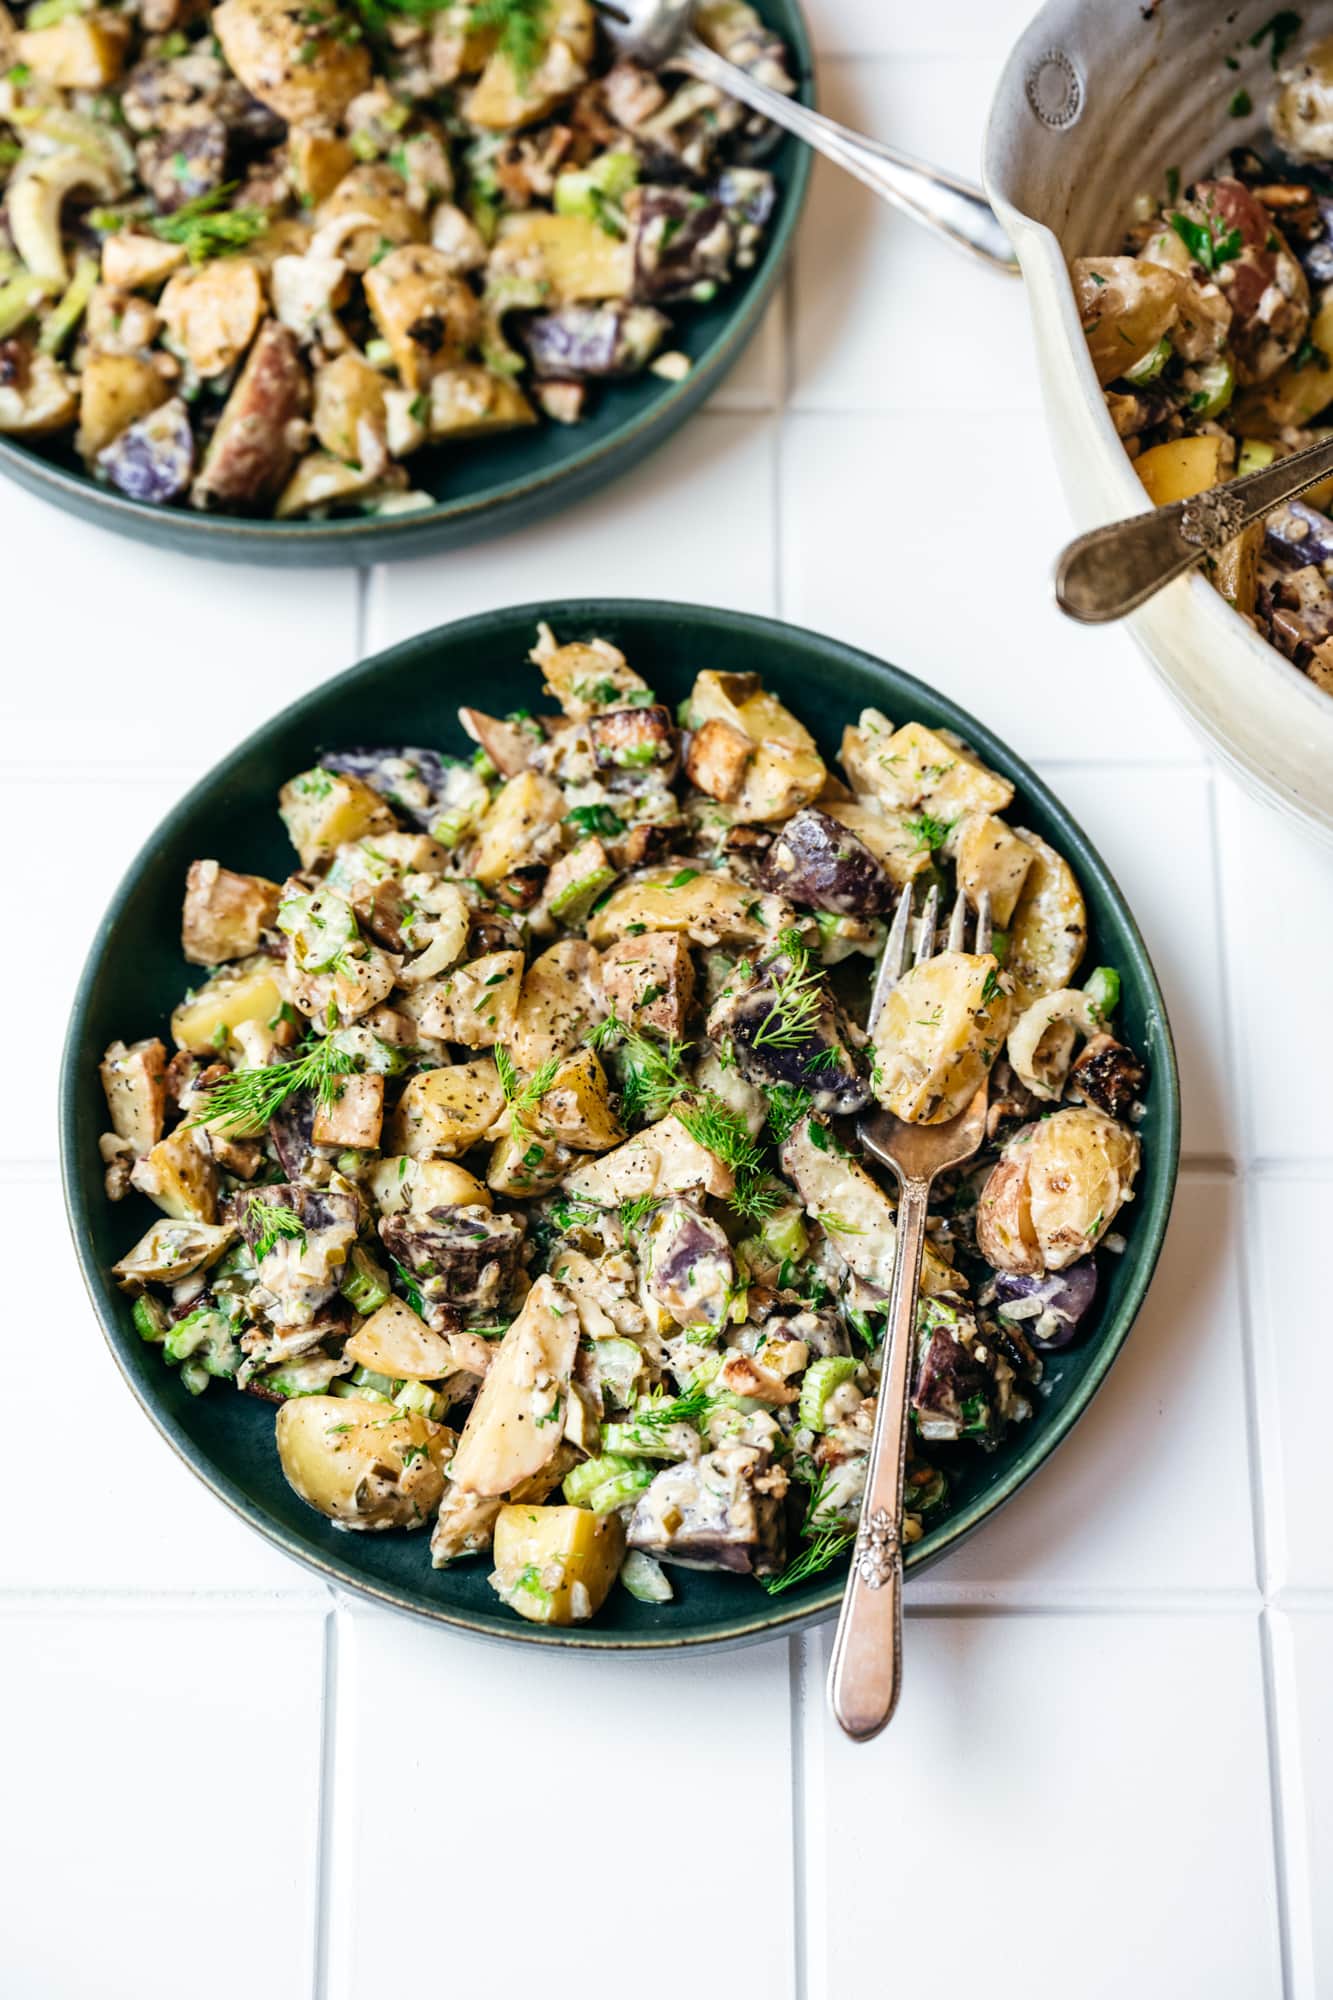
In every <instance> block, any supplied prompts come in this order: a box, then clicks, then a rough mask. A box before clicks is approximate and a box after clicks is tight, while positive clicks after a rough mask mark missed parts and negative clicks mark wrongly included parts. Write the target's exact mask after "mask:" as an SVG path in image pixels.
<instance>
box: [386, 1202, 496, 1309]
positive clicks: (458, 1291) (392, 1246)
mask: <svg viewBox="0 0 1333 2000" xmlns="http://www.w3.org/2000/svg"><path fill="white" fill-rule="evenodd" d="M526 1226H527V1225H526V1222H525V1221H524V1219H523V1218H522V1217H521V1216H513V1215H493V1214H492V1213H491V1211H490V1209H488V1208H482V1207H480V1206H479V1205H478V1206H475V1207H467V1208H455V1207H441V1208H432V1209H431V1210H430V1211H429V1213H427V1214H425V1215H418V1214H415V1213H412V1212H409V1213H407V1214H405V1215H386V1216H383V1217H381V1220H380V1225H379V1233H380V1240H381V1241H382V1242H383V1244H384V1247H385V1249H386V1250H387V1251H388V1253H389V1255H390V1256H391V1257H392V1258H393V1260H394V1262H395V1263H397V1264H401V1265H402V1267H403V1269H404V1270H405V1271H410V1272H411V1274H412V1277H413V1278H414V1280H415V1281H416V1284H417V1286H418V1288H419V1290H420V1292H421V1296H422V1298H423V1299H425V1300H427V1301H428V1302H429V1303H430V1304H432V1305H434V1304H447V1305H451V1306H460V1307H476V1308H481V1309H483V1310H487V1311H489V1310H491V1309H492V1308H494V1307H495V1306H498V1305H499V1304H500V1303H501V1301H502V1300H503V1299H504V1298H505V1297H506V1296H507V1294H508V1291H509V1287H510V1285H511V1283H512V1282H513V1277H514V1272H515V1270H516V1268H517V1265H518V1253H519V1251H520V1249H521V1248H522V1244H523V1232H524V1229H525V1228H526Z"/></svg>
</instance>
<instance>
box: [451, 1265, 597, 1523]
mask: <svg viewBox="0 0 1333 2000" xmlns="http://www.w3.org/2000/svg"><path fill="white" fill-rule="evenodd" d="M578 1344H579V1314H578V1303H577V1301H576V1299H575V1298H574V1295H573V1293H572V1292H570V1291H569V1290H568V1289H567V1288H566V1287H565V1286H564V1285H560V1284H557V1283H556V1281H555V1279H554V1278H551V1277H548V1276H547V1275H546V1274H545V1273H543V1274H542V1276H541V1277H539V1278H538V1279H537V1281H536V1283H535V1284H534V1285H533V1287H532V1290H531V1291H530V1292H529V1293H528V1296H527V1298H526V1299H525V1300H524V1301H523V1307H522V1310H521V1311H520V1313H519V1315H518V1318H517V1319H516V1320H514V1322H513V1323H512V1325H511V1326H510V1328H509V1330H508V1332H507V1333H506V1334H505V1336H504V1339H503V1340H502V1341H501V1342H500V1344H499V1346H498V1348H497V1349H496V1351H495V1358H494V1360H493V1361H492V1362H491V1365H490V1368H489V1370H488V1371H487V1375H486V1379H485V1381H484V1382H483V1383H482V1385H481V1388H480V1390H479V1392H478V1395H477V1400H476V1402H475V1403H474V1404H473V1405H472V1409H471V1411H470V1412H469V1415H468V1420H467V1423H466V1424H465V1425H464V1428H463V1435H462V1437H461V1438H460V1439H459V1443H458V1452H457V1455H456V1457H455V1460H454V1464H453V1468H452V1473H451V1476H452V1478H453V1479H454V1480H455V1482H456V1483H457V1484H458V1485H459V1486H466V1487H467V1488H468V1490H469V1492H472V1493H482V1494H492V1495H494V1494H497V1493H509V1492H512V1490H513V1488H514V1487H515V1486H517V1485H518V1484H519V1482H520V1481H521V1480H524V1479H531V1478H532V1477H533V1475H534V1474H535V1473H538V1472H540V1471H541V1469H542V1467H543V1466H544V1465H545V1464H546V1463H547V1462H548V1460H549V1459H550V1458H551V1457H552V1455H553V1454H554V1452H555V1450H556V1447H557V1446H558V1445H559V1443H560V1440H561V1438H562V1436H563V1434H564V1411H565V1402H566V1399H567V1396H568V1392H569V1378H570V1374H571V1372H572V1370H573V1367H574V1359H575V1356H576V1354H577V1353H578Z"/></svg>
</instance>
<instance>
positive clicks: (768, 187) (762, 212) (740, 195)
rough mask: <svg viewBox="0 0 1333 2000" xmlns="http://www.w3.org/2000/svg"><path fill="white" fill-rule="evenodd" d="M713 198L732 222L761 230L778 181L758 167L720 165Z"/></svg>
mask: <svg viewBox="0 0 1333 2000" xmlns="http://www.w3.org/2000/svg"><path fill="white" fill-rule="evenodd" d="M713 198H714V200H716V201H720V202H721V204H722V206H723V208H725V209H726V211H727V214H728V215H729V216H730V217H731V218H732V220H733V221H734V222H748V223H749V225H750V227H751V228H752V229H762V228H764V226H765V224H766V223H768V222H769V220H770V219H771V217H772V214H773V210H774V209H775V208H776V206H777V200H778V184H777V182H776V181H775V180H774V178H773V176H772V174H770V173H765V172H764V170H763V168H762V167H723V169H722V171H721V173H720V174H719V175H718V177H717V180H716V181H715V182H714V184H713Z"/></svg>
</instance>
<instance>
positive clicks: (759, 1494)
mask: <svg viewBox="0 0 1333 2000" xmlns="http://www.w3.org/2000/svg"><path fill="white" fill-rule="evenodd" d="M786 1484H787V1482H786V1477H785V1475H784V1474H782V1473H781V1472H780V1471H777V1470H776V1469H775V1468H774V1467H773V1465H772V1460H771V1458H770V1455H769V1453H768V1452H767V1451H761V1450H760V1449H759V1447H758V1446H757V1445H752V1444H732V1445H721V1446H719V1448H718V1449H717V1450H716V1451H707V1452H705V1453H704V1454H703V1456H702V1457H701V1458H697V1459H695V1460H694V1461H693V1462H692V1463H689V1462H687V1463H685V1464H683V1465H668V1466H666V1467H664V1469H663V1470H662V1471H661V1472H659V1473H658V1475H657V1477H656V1478H655V1479H654V1480H653V1483H652V1485H651V1486H650V1487H648V1489H647V1491H646V1492H644V1493H642V1494H641V1495H640V1496H639V1500H638V1504H637V1505H636V1507H635V1509H634V1513H633V1515H632V1517H631V1519H630V1524H629V1538H628V1539H629V1545H630V1547H631V1548H632V1549H642V1550H643V1551H644V1553H645V1554H646V1555H650V1556H656V1557H657V1558H658V1560H659V1561H661V1562H669V1563H678V1564H679V1565H680V1566H681V1567H682V1568H683V1569H726V1570H733V1571H735V1572H736V1573H737V1574H738V1575H740V1576H772V1575H773V1574H774V1572H775V1571H777V1570H780V1569H781V1568H782V1564H783V1560H784V1557H785V1555H786V1521H785V1519H784V1516H783V1509H782V1498H783V1494H784V1493H785V1490H786Z"/></svg>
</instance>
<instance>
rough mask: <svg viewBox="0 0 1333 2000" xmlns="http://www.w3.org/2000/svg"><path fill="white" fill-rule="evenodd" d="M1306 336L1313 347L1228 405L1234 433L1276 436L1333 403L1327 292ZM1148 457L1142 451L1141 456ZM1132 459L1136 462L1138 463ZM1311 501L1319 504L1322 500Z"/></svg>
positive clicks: (1332, 331)
mask: <svg viewBox="0 0 1333 2000" xmlns="http://www.w3.org/2000/svg"><path fill="white" fill-rule="evenodd" d="M1309 339H1310V344H1311V346H1312V347H1313V348H1314V349H1315V350H1316V351H1315V353H1314V354H1313V355H1312V356H1308V357H1307V358H1306V359H1305V360H1304V361H1302V362H1297V361H1289V362H1288V363H1287V365H1286V367H1285V368H1279V369H1278V371H1277V373H1276V375H1270V376H1269V378H1268V380H1267V381H1266V382H1259V383H1256V384H1255V385H1253V386H1252V387H1251V388H1248V389H1243V390H1242V391H1241V393H1240V395H1239V396H1237V398H1236V400H1235V403H1234V404H1233V406H1232V410H1233V416H1234V421H1235V425H1236V429H1237V432H1238V433H1241V434H1243V435H1246V436H1251V437H1277V436H1278V435H1279V434H1280V433H1281V432H1282V431H1284V430H1287V429H1297V430H1303V429H1304V428H1305V427H1306V426H1307V425H1309V424H1312V423H1313V422H1314V420H1315V418H1316V417H1317V416H1319V415H1320V414H1321V413H1322V412H1323V411H1324V410H1326V409H1327V408H1328V406H1329V404H1330V403H1331V402H1333V368H1331V367H1330V365H1329V364H1330V363H1331V362H1333V294H1330V295H1327V296H1326V297H1325V299H1324V302H1323V304H1322V305H1321V306H1320V307H1319V308H1318V310H1317V311H1316V313H1315V314H1314V316H1313V318H1312V319H1311V321H1310V333H1309ZM1148 456H1150V454H1149V453H1147V452H1145V453H1144V458H1147V457H1148ZM1142 463H1143V460H1142V459H1136V460H1135V464H1136V465H1142ZM1315 504H1317V505H1319V506H1322V505H1323V502H1322V501H1320V502H1316V503H1315Z"/></svg>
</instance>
